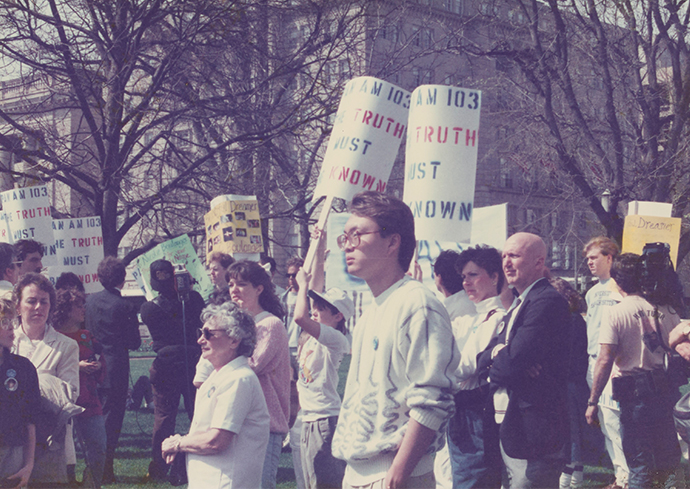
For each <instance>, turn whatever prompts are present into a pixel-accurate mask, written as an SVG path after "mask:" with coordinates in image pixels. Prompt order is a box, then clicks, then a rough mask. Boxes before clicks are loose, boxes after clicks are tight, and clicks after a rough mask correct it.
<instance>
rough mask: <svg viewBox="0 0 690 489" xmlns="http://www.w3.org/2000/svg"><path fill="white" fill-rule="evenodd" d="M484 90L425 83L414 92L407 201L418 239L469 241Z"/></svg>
mask: <svg viewBox="0 0 690 489" xmlns="http://www.w3.org/2000/svg"><path fill="white" fill-rule="evenodd" d="M480 110H481V92H480V91H478V90H470V89H466V88H457V87H448V86H443V85H422V86H420V87H417V88H416V89H415V90H414V92H412V97H411V100H410V117H409V121H408V125H409V128H408V134H407V148H406V151H405V191H404V197H403V200H404V201H405V203H407V205H409V206H410V209H412V213H413V214H414V216H415V232H416V235H417V239H418V240H437V241H452V242H469V241H470V234H471V229H472V225H471V221H472V207H473V202H474V182H475V174H476V172H477V148H478V144H479V139H478V137H479V134H478V132H479V113H480Z"/></svg>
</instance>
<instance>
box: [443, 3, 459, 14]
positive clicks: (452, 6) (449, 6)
mask: <svg viewBox="0 0 690 489" xmlns="http://www.w3.org/2000/svg"><path fill="white" fill-rule="evenodd" d="M445 4H446V10H447V11H448V12H453V13H454V14H461V13H462V0H446V1H445Z"/></svg>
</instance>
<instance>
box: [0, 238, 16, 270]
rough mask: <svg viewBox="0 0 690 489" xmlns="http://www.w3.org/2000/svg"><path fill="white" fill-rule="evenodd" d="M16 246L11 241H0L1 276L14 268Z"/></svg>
mask: <svg viewBox="0 0 690 489" xmlns="http://www.w3.org/2000/svg"><path fill="white" fill-rule="evenodd" d="M14 254H15V250H14V247H13V246H12V245H11V244H9V243H0V276H2V275H3V274H4V273H5V270H7V269H8V268H12V267H13V266H14V265H13V264H12V262H14Z"/></svg>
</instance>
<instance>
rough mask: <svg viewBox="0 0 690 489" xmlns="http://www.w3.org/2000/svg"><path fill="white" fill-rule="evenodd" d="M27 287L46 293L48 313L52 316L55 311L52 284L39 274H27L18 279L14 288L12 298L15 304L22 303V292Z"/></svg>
mask: <svg viewBox="0 0 690 489" xmlns="http://www.w3.org/2000/svg"><path fill="white" fill-rule="evenodd" d="M29 285H35V286H37V287H38V289H39V290H42V291H43V292H47V293H48V297H49V298H50V312H49V315H50V316H52V314H53V311H54V310H55V302H56V301H55V288H54V287H53V284H51V283H50V280H48V278H47V277H45V276H44V275H41V274H40V273H34V272H29V273H26V274H24V275H23V276H22V278H20V279H19V282H17V284H16V285H15V286H14V296H15V297H16V298H17V303H20V302H21V301H22V292H23V291H24V289H25V288H26V287H28V286H29Z"/></svg>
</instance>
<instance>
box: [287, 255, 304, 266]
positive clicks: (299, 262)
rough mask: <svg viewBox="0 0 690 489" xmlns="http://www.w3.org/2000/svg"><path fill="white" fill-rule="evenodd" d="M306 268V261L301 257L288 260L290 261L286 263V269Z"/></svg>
mask: <svg viewBox="0 0 690 489" xmlns="http://www.w3.org/2000/svg"><path fill="white" fill-rule="evenodd" d="M303 266H304V260H302V259H301V258H300V257H299V256H293V257H291V258H289V259H288V261H287V262H286V263H285V268H286V269H288V268H290V267H297V268H302V267H303Z"/></svg>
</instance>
